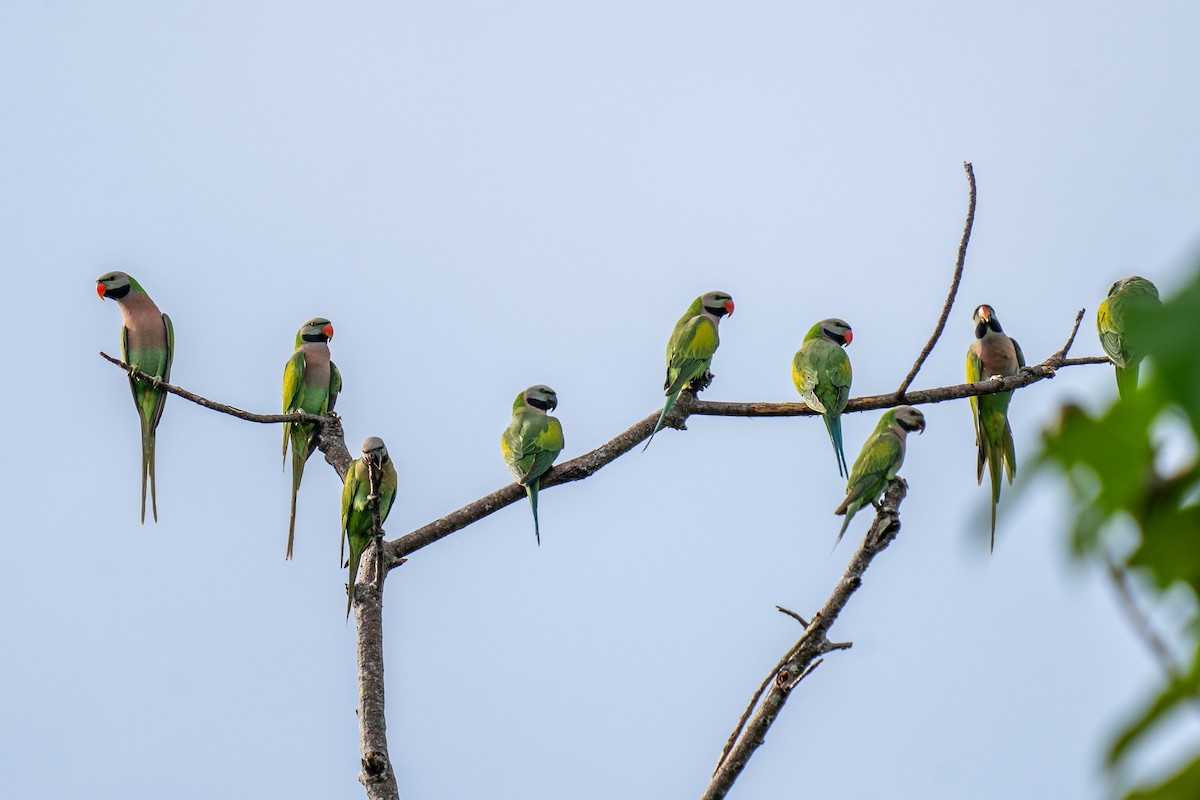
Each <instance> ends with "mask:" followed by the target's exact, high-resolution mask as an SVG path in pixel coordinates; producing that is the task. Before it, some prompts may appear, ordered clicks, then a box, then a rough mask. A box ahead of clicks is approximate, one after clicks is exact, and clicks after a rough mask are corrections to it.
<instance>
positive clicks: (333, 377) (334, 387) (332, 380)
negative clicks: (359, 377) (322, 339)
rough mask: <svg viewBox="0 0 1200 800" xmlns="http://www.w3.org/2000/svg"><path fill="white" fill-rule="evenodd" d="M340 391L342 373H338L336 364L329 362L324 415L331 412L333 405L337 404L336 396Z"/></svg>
mask: <svg viewBox="0 0 1200 800" xmlns="http://www.w3.org/2000/svg"><path fill="white" fill-rule="evenodd" d="M341 391H342V373H341V372H339V371H338V368H337V364H334V363H333V362H332V361H330V362H329V403H328V404H327V405H326V406H325V413H326V414H328V413H329V412H330V411H333V404H334V403H336V402H337V398H338V394H339V393H340V392H341Z"/></svg>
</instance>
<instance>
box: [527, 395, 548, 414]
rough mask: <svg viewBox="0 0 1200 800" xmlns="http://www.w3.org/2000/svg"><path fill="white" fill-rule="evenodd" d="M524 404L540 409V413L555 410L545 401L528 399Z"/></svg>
mask: <svg viewBox="0 0 1200 800" xmlns="http://www.w3.org/2000/svg"><path fill="white" fill-rule="evenodd" d="M526 402H528V403H529V405H531V406H533V407H534V408H540V409H541V410H542V411H553V410H554V408H555V404H554V403H550V402H547V401H546V400H534V399H532V398H530V399H529V400H527V401H526Z"/></svg>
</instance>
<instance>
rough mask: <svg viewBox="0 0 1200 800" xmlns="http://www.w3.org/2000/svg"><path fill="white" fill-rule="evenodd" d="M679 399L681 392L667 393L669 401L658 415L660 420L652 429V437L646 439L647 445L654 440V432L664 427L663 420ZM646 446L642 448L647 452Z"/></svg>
mask: <svg viewBox="0 0 1200 800" xmlns="http://www.w3.org/2000/svg"><path fill="white" fill-rule="evenodd" d="M678 399H679V392H675V393H674V394H669V395H667V402H666V403H663V410H662V413H661V414H659V415H658V422H656V423H654V430H652V431H650V438H649V439H647V440H646V447H649V446H650V443H651V442H653V441H654V434H656V433H658V429H659V428H661V427H662V424H663V420H664V419H666V418H667V414H669V413H670V412H671V409H672V408H673V407H674V406H675V401H676V400H678ZM646 447H643V448H642V452H643V453H644V452H646Z"/></svg>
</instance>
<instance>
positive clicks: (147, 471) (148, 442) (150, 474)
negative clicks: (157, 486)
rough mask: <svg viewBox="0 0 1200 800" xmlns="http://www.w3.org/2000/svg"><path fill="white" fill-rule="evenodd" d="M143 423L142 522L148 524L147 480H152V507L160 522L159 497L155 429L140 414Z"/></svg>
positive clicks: (155, 516)
mask: <svg viewBox="0 0 1200 800" xmlns="http://www.w3.org/2000/svg"><path fill="white" fill-rule="evenodd" d="M139 418H140V419H141V424H142V524H143V525H145V524H146V481H147V478H149V482H150V508H151V511H152V513H153V514H154V521H155V522H158V499H157V498H156V497H155V493H154V431H152V430H151V429H150V421H149V420H148V419H146V417H144V416H142V415H140V414H139Z"/></svg>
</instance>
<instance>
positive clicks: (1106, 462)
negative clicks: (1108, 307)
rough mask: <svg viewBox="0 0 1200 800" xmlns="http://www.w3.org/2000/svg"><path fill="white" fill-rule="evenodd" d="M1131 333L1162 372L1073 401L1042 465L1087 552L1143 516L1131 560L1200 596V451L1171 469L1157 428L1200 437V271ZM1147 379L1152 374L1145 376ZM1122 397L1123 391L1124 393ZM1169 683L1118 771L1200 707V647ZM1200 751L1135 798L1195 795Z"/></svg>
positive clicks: (1156, 587)
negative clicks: (1062, 495)
mask: <svg viewBox="0 0 1200 800" xmlns="http://www.w3.org/2000/svg"><path fill="white" fill-rule="evenodd" d="M1128 324H1129V326H1130V330H1131V333H1134V334H1135V335H1137V336H1138V337H1139V341H1141V342H1144V343H1145V346H1146V352H1147V353H1148V355H1149V359H1150V361H1151V363H1152V364H1153V370H1152V374H1151V375H1150V377H1149V380H1146V381H1145V382H1144V383H1143V384H1142V386H1141V388H1140V390H1139V391H1138V392H1137V393H1136V394H1135V395H1134V396H1132V397H1129V398H1126V399H1124V400H1121V399H1117V400H1116V401H1115V402H1114V403H1113V404H1112V405H1111V406H1110V407H1108V408H1107V409H1106V410H1104V411H1103V412H1101V413H1098V414H1095V415H1093V414H1089V413H1088V412H1087V411H1085V410H1084V409H1082V408H1080V407H1079V406H1075V405H1069V406H1067V407H1065V408H1064V409H1063V411H1062V415H1061V417H1060V420H1059V423H1058V425H1057V426H1055V428H1054V429H1053V430H1051V431H1048V432H1047V433H1046V434H1045V435H1044V439H1043V446H1044V449H1043V452H1042V454H1041V457H1040V466H1041V467H1043V468H1044V467H1051V468H1055V469H1058V470H1060V471H1061V472H1062V474H1063V475H1064V477H1065V478H1066V482H1067V484H1068V486H1069V487H1070V489H1071V493H1072V496H1073V500H1074V519H1073V523H1072V544H1073V547H1074V550H1075V552H1076V554H1077V555H1078V556H1079V557H1081V558H1085V559H1091V558H1095V559H1100V558H1105V557H1108V556H1107V555H1106V554H1107V552H1108V543H1107V542H1106V540H1105V539H1106V537H1105V533H1106V531H1108V530H1110V529H1111V528H1112V527H1113V523H1114V522H1116V521H1117V520H1118V519H1126V520H1130V521H1132V522H1133V524H1134V526H1135V527H1136V530H1137V532H1138V541H1137V544H1136V546H1135V547H1134V548H1133V550H1132V552H1130V553H1129V555H1128V556H1127V557H1126V561H1125V567H1127V568H1128V569H1130V570H1132V571H1135V572H1137V573H1138V574H1139V575H1141V576H1144V577H1145V578H1146V579H1147V580H1148V582H1149V585H1150V586H1151V587H1152V590H1153V591H1158V592H1163V591H1167V590H1168V589H1171V590H1175V587H1180V586H1186V587H1188V588H1189V589H1190V591H1191V592H1192V593H1193V595H1195V596H1196V597H1198V598H1200V504H1198V498H1200V463H1197V460H1196V458H1195V457H1193V458H1192V460H1191V463H1190V464H1187V465H1185V466H1183V467H1182V468H1179V469H1175V470H1174V471H1172V472H1170V473H1167V474H1164V472H1163V471H1162V470H1163V468H1162V467H1161V465H1160V462H1161V461H1162V458H1161V453H1160V452H1159V451H1160V449H1161V448H1160V447H1159V446H1158V445H1157V444H1156V442H1155V438H1154V436H1153V435H1152V434H1153V433H1154V432H1155V430H1156V429H1158V428H1159V427H1160V426H1161V424H1162V422H1163V421H1165V420H1172V421H1175V422H1178V421H1179V420H1181V419H1182V420H1183V421H1185V422H1186V425H1178V424H1176V425H1175V426H1174V428H1172V430H1179V431H1185V430H1190V435H1191V437H1192V441H1191V442H1190V443H1189V444H1190V446H1191V452H1195V444H1196V442H1197V440H1200V271H1198V272H1197V274H1196V277H1195V278H1194V279H1193V280H1192V282H1191V283H1190V284H1189V285H1188V286H1186V287H1185V288H1184V289H1183V290H1182V291H1180V292H1179V293H1178V294H1176V295H1175V296H1174V297H1172V298H1170V299H1169V300H1167V301H1166V303H1165V304H1164V305H1163V306H1162V307H1161V308H1154V309H1138V310H1137V311H1136V313H1131V314H1130V319H1129V321H1128ZM1143 377H1145V376H1143ZM1114 396H1115V391H1114ZM1190 662H1191V663H1190V664H1182V665H1180V668H1179V669H1178V670H1176V674H1175V675H1174V676H1173V677H1171V678H1170V679H1169V680H1168V681H1167V685H1166V686H1164V687H1163V689H1162V691H1161V692H1160V693H1159V694H1158V696H1157V697H1155V698H1154V699H1153V701H1152V702H1151V703H1150V704H1149V705H1148V706H1147V707H1146V708H1145V709H1143V711H1142V712H1141V713H1140V714H1139V715H1138V716H1137V718H1136V719H1134V720H1133V721H1132V722H1131V723H1129V724H1128V725H1127V726H1126V728H1125V730H1123V731H1121V732H1120V733H1119V734H1118V735H1117V736H1116V737H1115V740H1114V742H1113V743H1112V745H1111V747H1110V751H1109V754H1108V764H1109V766H1110V767H1111V768H1114V769H1116V768H1118V767H1119V766H1120V765H1121V764H1122V763H1123V762H1124V760H1125V759H1126V758H1127V757H1128V755H1129V753H1130V752H1131V750H1132V749H1133V748H1134V747H1135V746H1136V744H1137V743H1139V742H1141V741H1143V740H1144V739H1145V738H1147V737H1148V736H1149V735H1150V734H1151V732H1152V731H1155V730H1157V729H1158V727H1159V726H1161V724H1162V723H1163V722H1164V721H1165V720H1166V719H1167V717H1168V716H1170V714H1171V713H1172V712H1174V711H1175V710H1177V709H1179V708H1180V707H1182V706H1185V705H1190V704H1196V705H1197V706H1198V707H1200V653H1195V652H1194V653H1192V654H1191V657H1190ZM1197 750H1198V755H1200V747H1198V748H1197ZM1197 797H1200V757H1197V758H1196V759H1195V760H1193V761H1191V762H1190V763H1188V764H1187V765H1185V766H1183V767H1182V768H1181V769H1180V770H1179V771H1178V772H1177V773H1176V774H1174V775H1172V776H1170V777H1168V778H1166V779H1164V780H1162V781H1161V782H1160V783H1159V784H1158V785H1156V786H1151V787H1141V788H1137V789H1134V790H1132V791H1130V792H1129V793H1128V794H1127V795H1126V800H1135V798H1136V800H1151V799H1153V800H1195V798H1197Z"/></svg>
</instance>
